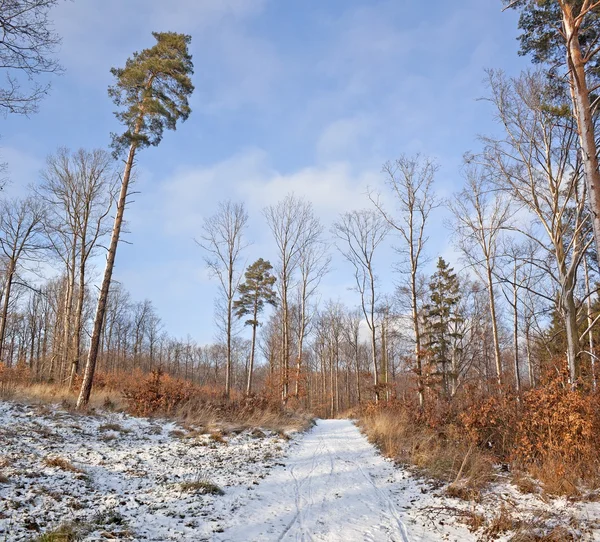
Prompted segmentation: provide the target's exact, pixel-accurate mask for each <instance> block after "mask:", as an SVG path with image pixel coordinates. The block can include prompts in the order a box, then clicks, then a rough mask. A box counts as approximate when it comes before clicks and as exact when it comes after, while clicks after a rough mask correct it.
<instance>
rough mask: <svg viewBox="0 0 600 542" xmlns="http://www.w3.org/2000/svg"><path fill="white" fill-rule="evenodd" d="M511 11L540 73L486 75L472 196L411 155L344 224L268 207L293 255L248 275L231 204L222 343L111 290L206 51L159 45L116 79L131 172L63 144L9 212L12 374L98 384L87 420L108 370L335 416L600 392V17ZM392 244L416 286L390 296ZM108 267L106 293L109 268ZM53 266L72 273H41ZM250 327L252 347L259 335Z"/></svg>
mask: <svg viewBox="0 0 600 542" xmlns="http://www.w3.org/2000/svg"><path fill="white" fill-rule="evenodd" d="M505 7H506V8H507V9H509V8H510V9H518V10H520V15H521V17H520V23H519V25H520V28H521V30H522V34H521V37H520V39H521V52H522V53H523V54H529V55H531V56H532V57H533V60H534V62H536V63H537V64H538V67H537V68H536V69H532V70H529V71H527V72H524V73H522V74H520V75H519V76H516V77H508V76H507V75H505V74H504V73H502V72H500V71H496V70H490V71H488V72H487V88H488V91H487V95H486V99H487V100H488V101H489V103H490V104H491V106H492V108H493V111H494V117H495V119H496V120H497V121H498V127H499V129H500V130H499V134H500V135H496V136H483V137H481V138H480V146H479V149H477V150H476V151H473V152H469V153H467V154H466V155H465V158H464V163H463V166H462V171H461V173H462V177H463V181H464V186H463V188H462V190H460V191H459V192H458V193H456V194H454V195H453V196H452V197H449V198H442V197H440V195H439V192H438V191H436V187H435V182H436V176H437V175H439V165H438V164H437V163H436V162H435V160H433V159H432V158H429V157H426V156H422V155H414V156H408V155H402V156H400V157H398V158H397V159H395V160H393V161H390V162H388V163H386V164H384V166H383V168H382V174H381V182H380V183H379V185H378V186H373V187H371V188H370V190H369V192H368V194H367V197H366V198H365V201H364V206H363V207H362V208H360V209H356V210H351V211H348V212H346V213H343V214H342V215H340V216H339V217H337V219H335V220H334V222H333V224H332V225H331V227H326V225H324V224H323V223H322V222H321V220H319V218H318V217H317V216H316V215H315V212H314V209H313V206H312V204H311V202H309V201H307V200H305V199H302V198H299V197H297V196H295V195H294V194H289V195H288V196H286V197H285V198H284V199H282V200H281V201H279V202H277V203H276V204H274V205H270V206H267V207H266V208H265V209H264V210H263V218H264V223H265V225H266V226H267V227H268V229H269V231H270V233H271V238H272V242H273V246H274V247H275V249H276V250H275V255H276V256H275V258H274V261H272V262H267V261H265V260H263V259H259V260H257V261H256V262H254V263H253V264H251V265H250V266H249V267H248V268H247V269H243V268H242V262H244V261H245V258H246V254H247V248H248V244H249V243H248V239H247V225H248V213H247V211H246V209H245V207H244V205H243V204H242V203H241V202H234V201H224V202H220V203H219V204H218V205H217V206H216V211H215V214H214V215H212V216H209V217H207V218H206V219H205V220H204V222H203V224H202V227H201V228H200V231H199V234H198V239H197V243H198V245H199V246H200V248H201V250H202V251H203V253H204V255H205V260H206V265H207V267H208V268H209V270H210V271H211V274H212V276H213V278H214V279H215V280H216V281H217V283H218V286H219V297H218V300H217V303H216V312H215V321H216V323H217V326H218V329H219V333H220V340H219V341H218V343H217V344H214V345H209V346H199V345H196V344H194V343H193V341H192V340H191V339H187V340H184V341H181V340H175V339H173V338H169V337H168V336H167V335H166V334H165V333H163V332H162V331H161V324H160V318H159V316H158V315H157V314H156V312H155V311H154V309H153V307H152V304H151V303H150V302H149V301H142V302H141V303H139V302H138V303H135V302H134V303H132V302H131V300H130V299H129V296H128V294H127V292H126V290H125V289H124V288H123V286H121V285H119V284H118V283H116V282H114V281H113V280H112V270H113V267H114V262H115V258H116V252H117V247H118V243H119V239H120V236H121V230H122V225H123V221H124V211H125V208H126V205H127V202H128V199H127V198H128V195H129V193H130V186H129V183H130V180H131V175H132V172H133V170H134V168H135V163H136V158H137V156H138V153H139V151H140V150H142V149H143V148H145V147H148V146H152V145H158V144H159V143H160V141H161V138H162V135H163V131H164V129H165V128H166V129H175V128H176V126H177V123H178V122H180V121H183V120H185V119H186V118H187V117H188V116H189V114H190V112H191V111H190V107H189V104H188V98H189V96H190V94H191V93H192V91H193V85H192V83H191V79H190V76H191V74H192V73H193V65H192V59H191V56H190V54H189V52H188V45H189V43H190V37H189V36H185V35H181V34H176V33H155V34H154V38H155V40H156V44H155V45H154V46H153V47H151V48H149V49H144V50H142V51H141V52H139V53H134V55H133V56H132V57H130V58H129V59H128V60H127V62H126V65H125V67H124V68H122V69H121V68H118V69H113V70H112V74H113V76H114V78H115V83H114V85H113V86H111V87H110V89H109V94H110V96H111V97H112V99H113V100H114V102H115V103H116V105H117V106H118V107H119V111H118V113H117V118H118V120H119V121H120V122H121V123H122V125H123V128H124V131H123V132H122V133H121V134H117V135H115V136H114V137H113V151H114V153H113V156H111V155H110V154H109V153H108V152H106V151H103V150H92V151H87V150H79V151H75V152H73V151H70V150H68V149H61V150H59V151H58V152H57V153H56V154H55V155H53V156H51V157H49V158H48V160H47V164H46V167H45V169H44V172H43V174H42V178H41V181H40V182H39V183H38V185H36V186H35V188H33V189H32V192H31V194H30V195H28V196H27V197H25V198H21V199H18V200H6V199H5V200H3V201H2V213H1V216H0V248H1V250H2V254H1V256H0V264H1V269H2V276H3V280H2V290H1V291H0V361H1V362H3V363H4V364H5V365H6V366H8V367H11V366H18V365H27V366H28V367H29V369H30V370H31V371H33V372H34V374H35V375H36V378H39V379H53V380H54V381H56V382H60V383H62V384H64V385H66V386H71V387H73V386H75V385H76V384H77V385H80V394H79V400H78V406H84V405H85V404H86V403H87V401H88V400H89V395H90V392H91V389H92V384H93V381H94V375H95V372H96V369H97V368H99V369H102V370H104V371H131V370H134V369H136V370H138V369H139V370H142V371H149V370H153V369H156V368H160V369H161V370H167V371H169V372H172V373H173V374H176V375H177V376H181V377H182V378H188V379H191V380H194V381H196V382H199V383H202V384H206V385H211V386H213V387H219V388H222V390H223V393H224V395H225V396H226V397H231V396H232V394H233V393H236V394H242V393H245V394H247V395H251V394H252V393H255V392H259V391H262V392H264V393H269V394H271V395H272V396H273V397H276V398H277V399H278V400H280V401H282V402H283V403H285V404H298V405H302V406H305V407H307V408H311V409H313V410H321V411H322V412H325V413H326V414H328V415H333V414H336V413H338V412H340V411H342V410H344V409H347V408H350V407H353V406H355V405H357V404H360V403H361V402H364V401H370V400H373V401H375V402H378V401H380V400H382V399H390V398H392V397H397V396H409V395H410V396H415V397H416V398H417V400H418V404H419V405H420V406H421V407H423V406H425V405H426V404H427V402H428V401H431V399H432V398H434V397H440V396H441V397H445V398H448V399H451V398H452V397H453V396H454V395H455V394H456V393H457V391H458V390H459V389H460V388H461V387H464V386H467V385H469V386H475V387H477V388H480V389H481V390H484V391H485V392H486V393H493V391H494V390H498V389H503V388H505V387H510V388H513V389H514V390H515V392H516V393H517V394H519V393H521V391H522V389H523V388H524V387H534V386H536V385H538V384H539V382H540V381H542V377H543V376H544V373H547V372H555V373H556V374H562V373H563V372H564V373H565V374H566V381H567V382H568V383H569V386H571V387H587V388H589V389H593V390H595V389H596V387H597V359H598V358H597V346H596V345H597V342H598V338H597V327H598V326H597V321H598V319H599V318H600V316H599V314H598V296H597V286H596V282H597V279H598V257H599V256H598V254H599V252H598V239H600V233H599V232H600V218H599V216H600V203H599V202H600V199H598V198H599V196H598V194H600V174H599V173H598V158H597V148H596V145H597V142H596V118H597V104H598V99H597V96H596V90H597V86H598V84H597V77H598V75H597V74H598V71H597V62H598V53H599V50H598V48H597V47H596V43H597V41H598V40H597V37H598V22H597V21H598V14H599V13H600V3H599V2H593V1H591V0H577V1H568V0H544V1H542V2H539V1H526V0H517V1H512V2H505ZM115 157H122V159H123V164H122V167H121V168H118V167H117V166H116V163H115V162H114V160H113V158H115ZM442 207H443V208H445V209H447V210H448V211H449V213H450V216H451V219H450V220H449V221H448V224H447V227H446V230H445V231H443V232H442V231H440V230H441V228H440V226H439V223H438V222H437V221H435V220H434V218H436V217H437V216H438V214H439V212H440V210H441V208H442ZM113 215H114V216H113ZM111 219H112V220H113V223H112V226H111V224H110V223H109V222H110V220H111ZM431 235H438V236H439V235H444V236H448V238H449V239H450V240H451V244H452V246H453V247H454V249H455V250H456V251H457V252H458V253H459V254H460V259H459V260H458V261H457V263H458V264H459V265H460V269H459V270H456V269H453V268H452V267H451V266H450V265H449V263H448V262H447V261H445V259H444V258H442V257H437V258H435V256H436V255H435V254H433V253H432V251H431V249H430V243H429V239H430V237H431ZM106 241H108V247H107V250H105V247H104V243H105V242H106ZM388 242H391V243H392V245H393V250H394V253H395V255H396V263H395V267H394V270H395V272H396V278H395V280H394V282H393V283H386V284H382V281H381V280H380V278H379V277H380V273H381V272H382V271H383V269H382V268H380V264H379V262H380V261H381V253H382V251H383V250H384V249H385V248H386V247H387V246H388ZM334 250H337V251H339V253H340V254H341V255H342V256H343V258H345V259H346V260H347V262H348V264H349V269H351V270H352V273H353V276H352V280H353V289H354V290H355V293H356V299H358V303H357V306H345V305H344V304H342V303H341V302H340V301H339V300H327V299H323V292H322V291H321V289H320V285H321V283H322V280H323V278H324V277H325V276H326V274H327V273H328V272H330V268H331V254H332V252H333V251H334ZM101 251H105V253H106V255H107V257H106V267H105V271H104V274H103V278H102V282H101V285H100V289H99V292H96V290H95V288H94V287H93V286H92V285H91V284H90V280H89V276H90V272H89V271H90V266H91V260H92V258H93V256H94V254H99V253H100V252H101ZM49 254H52V259H53V261H55V262H60V266H59V267H60V274H59V276H58V277H54V278H52V279H49V280H44V279H39V277H42V276H43V273H44V271H45V269H44V265H45V262H46V261H47V258H48V255H49ZM434 262H435V267H434V269H432V264H433V263H434ZM94 305H95V309H94ZM265 306H270V307H272V308H271V309H270V311H269V313H268V314H264V313H263V309H264V308H265ZM244 318H247V319H246V320H244ZM242 323H243V324H246V325H247V326H249V327H250V331H251V339H250V340H246V339H241V338H240V333H239V331H240V325H241V324H242ZM257 353H259V354H260V357H261V358H262V359H264V361H265V363H264V364H257V363H256V359H257V358H256V355H257Z"/></svg>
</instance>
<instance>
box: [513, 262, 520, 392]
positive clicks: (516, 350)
mask: <svg viewBox="0 0 600 542" xmlns="http://www.w3.org/2000/svg"><path fill="white" fill-rule="evenodd" d="M515 275H516V273H515ZM518 303H519V296H518V288H517V277H516V276H515V277H514V284H513V349H514V358H513V360H514V365H515V367H514V370H515V388H516V391H517V395H521V375H520V374H519V311H518Z"/></svg>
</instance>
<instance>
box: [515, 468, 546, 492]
mask: <svg viewBox="0 0 600 542" xmlns="http://www.w3.org/2000/svg"><path fill="white" fill-rule="evenodd" d="M512 481H513V484H515V486H517V489H518V490H519V491H520V492H521V493H524V494H526V495H529V494H531V495H535V494H538V493H539V492H540V486H539V484H538V483H537V482H536V481H535V480H533V479H532V478H531V477H530V476H528V475H527V474H525V473H522V472H517V473H516V474H515V475H514V476H513V479H512Z"/></svg>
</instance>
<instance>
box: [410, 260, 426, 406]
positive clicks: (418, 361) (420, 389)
mask: <svg viewBox="0 0 600 542" xmlns="http://www.w3.org/2000/svg"><path fill="white" fill-rule="evenodd" d="M410 280H411V283H410V287H411V300H410V301H411V303H410V304H411V307H410V308H411V312H412V324H413V331H414V334H415V372H416V374H417V395H418V397H419V406H420V407H421V408H423V405H424V404H425V386H424V383H423V362H422V358H421V356H422V349H421V326H420V325H419V308H418V306H417V274H416V270H414V269H413V271H412V272H411V279H410Z"/></svg>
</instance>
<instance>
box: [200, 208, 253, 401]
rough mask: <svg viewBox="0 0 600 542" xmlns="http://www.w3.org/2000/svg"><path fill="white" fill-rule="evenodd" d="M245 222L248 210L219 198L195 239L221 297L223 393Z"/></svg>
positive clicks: (228, 388) (227, 390) (228, 373)
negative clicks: (224, 350)
mask: <svg viewBox="0 0 600 542" xmlns="http://www.w3.org/2000/svg"><path fill="white" fill-rule="evenodd" d="M247 224H248V213H247V212H246V209H245V208H244V204H243V203H233V202H231V201H229V200H228V201H225V202H221V203H219V208H218V211H217V212H216V213H215V214H214V215H213V216H211V217H208V218H206V219H205V220H204V224H203V226H202V236H201V241H197V242H198V244H199V245H200V246H201V247H202V248H203V249H204V250H205V251H206V253H207V255H206V258H205V261H206V265H207V266H208V268H209V270H210V272H211V273H212V275H213V276H215V277H217V279H218V281H219V288H220V293H221V296H222V299H223V319H224V333H225V341H226V344H227V367H226V373H225V396H226V397H229V395H230V392H231V376H232V373H231V368H232V338H233V324H234V310H233V302H234V298H235V295H236V293H237V289H238V286H239V285H240V281H241V280H242V278H243V269H241V268H240V263H241V262H240V260H241V255H242V251H243V250H244V249H245V248H246V247H247V246H248V244H247V243H246V242H245V241H244V231H245V229H246V227H247Z"/></svg>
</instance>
